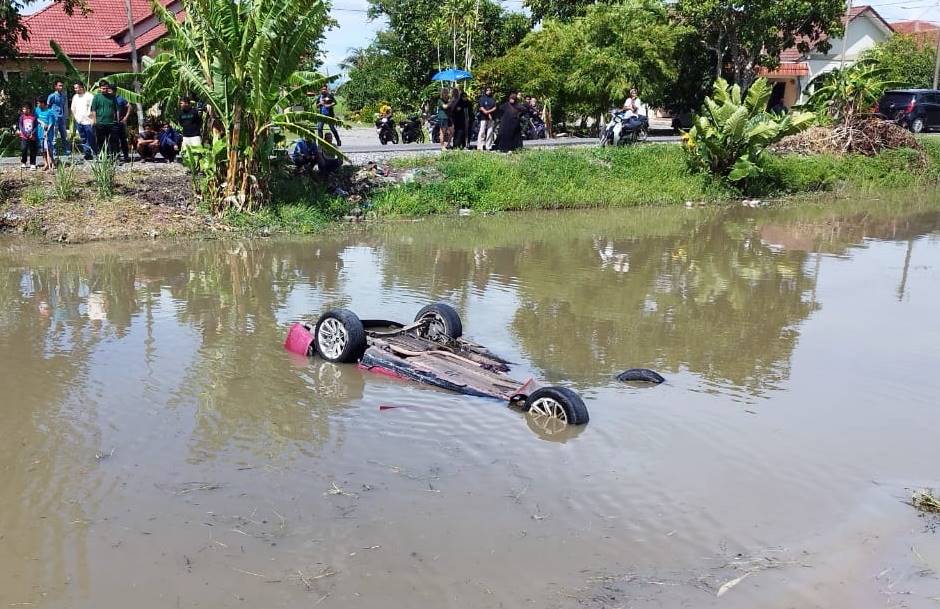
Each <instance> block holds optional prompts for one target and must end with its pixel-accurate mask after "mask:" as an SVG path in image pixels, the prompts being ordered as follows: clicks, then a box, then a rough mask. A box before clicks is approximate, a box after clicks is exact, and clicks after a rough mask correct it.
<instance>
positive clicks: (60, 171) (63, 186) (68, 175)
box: [53, 163, 78, 201]
mask: <svg viewBox="0 0 940 609" xmlns="http://www.w3.org/2000/svg"><path fill="white" fill-rule="evenodd" d="M53 189H54V190H55V196H56V198H58V199H59V200H60V201H70V200H72V199H74V198H75V195H77V194H78V178H77V176H76V175H75V165H73V164H71V163H59V164H58V165H56V168H55V176H54V179H53Z"/></svg>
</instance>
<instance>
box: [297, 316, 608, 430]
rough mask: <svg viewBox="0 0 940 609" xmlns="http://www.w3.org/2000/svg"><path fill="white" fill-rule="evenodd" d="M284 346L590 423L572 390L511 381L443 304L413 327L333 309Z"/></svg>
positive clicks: (543, 415) (552, 416)
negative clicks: (465, 334)
mask: <svg viewBox="0 0 940 609" xmlns="http://www.w3.org/2000/svg"><path fill="white" fill-rule="evenodd" d="M284 347H285V348H286V349H287V350H288V351H291V352H293V353H297V354H300V355H306V356H313V355H319V356H320V357H322V358H323V359H325V360H327V361H330V362H337V363H358V364H359V366H360V367H361V368H363V369H365V370H368V371H370V372H375V373H378V374H382V375H385V376H389V377H393V378H399V379H407V380H412V381H417V382H419V383H424V384H427V385H432V386H434V387H440V388H441V389H447V390H449V391H455V392H457V393H462V394H465V395H472V396H481V397H488V398H494V399H498V400H503V401H506V402H508V403H509V405H510V406H513V407H515V408H519V409H521V410H523V411H525V412H529V413H531V414H533V415H536V416H539V417H540V418H546V419H552V420H555V421H556V422H558V423H564V424H566V425H583V424H585V423H587V422H588V419H589V417H588V411H587V408H586V407H585V405H584V401H583V400H582V399H581V396H579V395H578V394H577V393H575V392H574V391H572V390H571V389H568V388H566V387H558V386H540V385H539V384H537V383H536V382H535V381H534V380H533V379H528V380H525V381H518V380H515V379H513V378H512V377H510V376H509V374H508V373H509V371H510V367H509V362H507V361H505V360H504V359H502V358H500V357H498V356H497V355H495V354H493V353H491V352H490V351H489V350H488V349H486V348H485V347H482V346H480V345H478V344H476V343H474V342H472V341H469V340H467V339H466V338H463V324H462V322H461V320H460V315H459V314H458V313H457V311H456V310H455V309H454V308H453V307H451V306H450V305H448V304H446V303H442V302H439V303H434V304H431V305H428V306H426V307H424V308H423V309H421V310H420V311H418V314H417V315H416V316H415V318H414V321H413V322H412V323H410V324H405V323H400V322H395V321H388V320H378V319H360V318H359V317H358V316H357V315H356V314H355V313H353V312H352V311H350V310H348V309H333V310H330V311H327V312H325V313H323V314H322V315H321V316H320V318H319V319H318V320H317V322H316V324H312V325H310V324H303V323H295V324H293V325H292V326H291V328H290V330H289V331H288V334H287V339H286V340H285V342H284Z"/></svg>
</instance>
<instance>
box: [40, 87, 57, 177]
mask: <svg viewBox="0 0 940 609" xmlns="http://www.w3.org/2000/svg"><path fill="white" fill-rule="evenodd" d="M36 120H38V121H39V147H40V148H42V158H43V165H42V170H43V171H48V170H50V169H52V168H54V167H55V159H54V158H53V152H54V148H53V142H54V141H55V121H56V115H55V110H53V109H52V108H50V107H49V106H48V104H46V100H45V99H44V98H42V97H40V98H39V99H37V100H36Z"/></svg>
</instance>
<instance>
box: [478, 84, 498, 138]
mask: <svg viewBox="0 0 940 609" xmlns="http://www.w3.org/2000/svg"><path fill="white" fill-rule="evenodd" d="M478 104H479V106H480V111H479V112H478V113H477V115H478V116H477V118H478V119H479V121H480V133H479V134H478V135H477V150H492V149H493V139H494V137H495V136H494V133H495V127H496V117H495V116H494V115H495V114H496V100H495V99H493V87H487V88H485V89H484V90H483V95H481V96H480V99H479V101H478Z"/></svg>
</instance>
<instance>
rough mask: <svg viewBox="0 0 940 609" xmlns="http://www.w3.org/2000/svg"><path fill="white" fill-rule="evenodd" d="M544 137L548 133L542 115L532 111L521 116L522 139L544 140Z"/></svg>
mask: <svg viewBox="0 0 940 609" xmlns="http://www.w3.org/2000/svg"><path fill="white" fill-rule="evenodd" d="M546 137H548V135H547V131H546V129H545V122H544V121H543V120H542V117H540V116H539V115H537V114H532V113H528V114H526V115H524V116H523V117H522V139H526V140H544V139H545V138H546Z"/></svg>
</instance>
